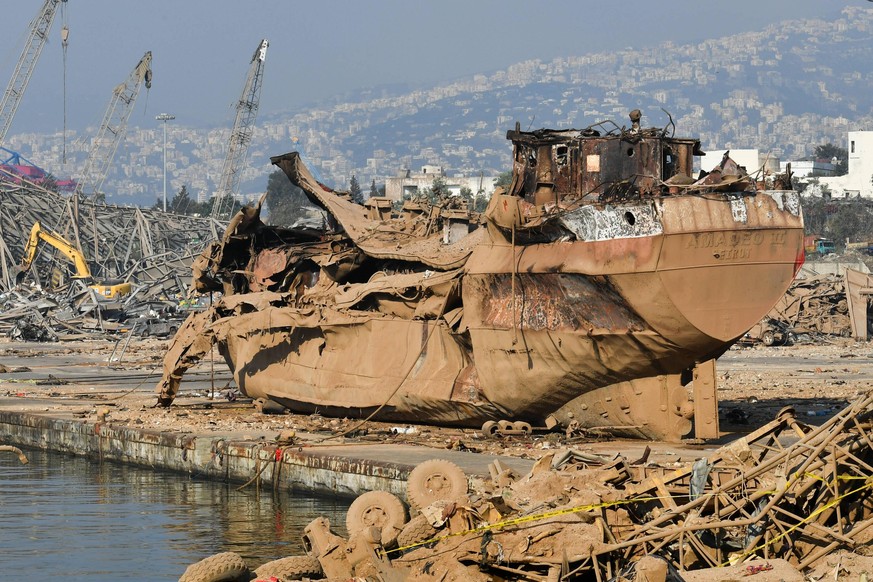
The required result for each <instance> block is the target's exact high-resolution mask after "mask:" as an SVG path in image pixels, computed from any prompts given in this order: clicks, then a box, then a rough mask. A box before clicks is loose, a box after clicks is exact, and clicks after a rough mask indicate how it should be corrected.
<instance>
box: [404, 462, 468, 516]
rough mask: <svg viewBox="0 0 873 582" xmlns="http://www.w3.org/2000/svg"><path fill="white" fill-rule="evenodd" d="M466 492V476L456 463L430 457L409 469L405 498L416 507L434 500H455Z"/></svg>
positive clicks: (418, 507)
mask: <svg viewBox="0 0 873 582" xmlns="http://www.w3.org/2000/svg"><path fill="white" fill-rule="evenodd" d="M466 493H467V476H466V475H465V474H464V471H462V470H461V468H460V467H458V466H457V465H456V464H454V463H452V462H451V461H444V460H443V459H431V460H430V461H425V462H424V463H421V464H420V465H418V466H417V467H416V468H415V469H413V470H412V471H410V473H409V479H408V480H407V482H406V498H407V499H408V500H409V504H410V505H412V506H413V507H415V508H416V509H421V508H422V507H427V506H428V505H430V504H431V503H433V502H435V501H443V500H445V501H455V500H457V499H459V498H461V497H463V496H464V495H466Z"/></svg>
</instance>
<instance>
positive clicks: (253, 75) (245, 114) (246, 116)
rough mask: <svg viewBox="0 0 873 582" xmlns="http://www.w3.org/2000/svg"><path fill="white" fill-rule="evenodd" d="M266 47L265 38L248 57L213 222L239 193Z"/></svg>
mask: <svg viewBox="0 0 873 582" xmlns="http://www.w3.org/2000/svg"><path fill="white" fill-rule="evenodd" d="M268 46H270V43H269V41H267V39H266V38H265V39H263V40H261V42H260V43H259V44H258V48H257V49H256V50H255V54H254V55H253V56H252V60H251V66H250V67H249V74H248V76H247V77H246V83H245V85H244V86H243V91H242V95H241V96H240V98H239V101H237V104H236V120H235V121H234V123H233V130H232V131H231V133H230V146H229V147H228V148H227V156H226V157H225V158H224V166H223V168H222V170H221V181H220V182H219V184H218V191H217V192H216V194H215V203H214V204H213V206H212V217H213V218H221V217H222V216H223V215H224V214H225V213H227V212H229V211H230V207H231V204H230V199H231V198H230V197H231V196H233V195H234V194H236V193H237V190H238V189H239V182H240V177H241V174H242V170H243V166H244V165H245V160H246V154H247V153H248V149H249V142H251V139H252V131H253V130H254V124H255V117H256V116H257V114H258V105H259V103H260V100H261V85H262V84H263V79H264V61H265V60H266V58H267V47H268Z"/></svg>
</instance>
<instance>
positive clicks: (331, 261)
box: [159, 112, 803, 439]
mask: <svg viewBox="0 0 873 582" xmlns="http://www.w3.org/2000/svg"><path fill="white" fill-rule="evenodd" d="M632 117H633V119H632V122H633V123H632V126H631V129H630V130H627V129H623V128H615V129H614V130H612V131H609V132H606V133H601V131H602V129H603V127H602V126H600V125H598V126H592V127H590V128H587V129H584V130H537V131H534V132H522V131H520V129H518V128H516V130H515V131H511V132H509V133H508V134H507V135H508V137H509V139H510V140H511V141H512V142H513V150H514V151H513V159H514V160H515V162H514V166H513V171H514V175H513V181H512V184H511V186H510V188H509V191H508V193H503V192H497V193H496V194H495V196H494V197H493V198H492V200H491V202H490V203H489V206H488V208H487V209H486V211H485V212H484V213H483V214H482V215H478V214H476V213H473V212H470V210H469V209H468V208H467V207H466V206H465V204H464V203H463V201H461V200H460V199H458V198H453V197H447V198H444V199H441V200H438V201H436V202H432V201H428V200H426V199H423V198H420V199H415V200H409V201H407V202H406V203H405V204H404V206H403V210H402V211H401V212H400V213H398V214H397V215H393V214H392V215H391V216H390V217H389V215H388V209H387V207H386V206H385V205H382V206H381V207H380V209H379V211H378V212H375V211H374V212H370V211H369V210H368V209H367V208H365V207H363V206H359V205H357V204H355V203H353V202H352V201H351V200H350V199H349V197H348V196H347V195H345V194H344V193H341V192H334V191H332V190H330V189H329V188H326V187H325V186H324V185H322V184H319V183H318V182H316V181H315V179H314V178H313V177H312V175H311V174H310V173H309V171H308V170H307V169H306V167H305V166H304V165H303V164H302V163H301V161H300V158H299V155H297V154H296V153H291V154H286V155H284V156H277V157H275V158H273V162H274V163H275V164H277V165H278V166H279V167H280V168H282V169H283V170H284V171H285V173H286V174H287V175H288V177H289V179H290V180H291V181H292V182H294V183H295V184H296V185H298V186H300V187H301V188H302V189H303V190H304V191H305V192H306V194H307V196H308V197H309V198H310V199H311V200H312V201H313V202H315V203H316V204H318V205H319V206H321V207H322V208H324V209H326V210H327V211H328V213H329V214H330V220H329V221H328V225H327V226H326V227H325V228H324V229H322V231H320V232H319V233H312V232H309V233H303V232H298V231H295V230H293V229H284V230H281V231H280V229H274V227H270V226H268V225H264V224H263V223H262V222H261V221H260V217H259V210H260V209H259V208H258V207H255V208H251V209H247V210H246V211H245V212H242V213H241V214H240V215H239V216H238V217H236V218H235V219H234V220H233V221H232V222H231V224H230V226H229V227H228V230H227V232H226V233H225V236H224V237H223V239H222V241H221V244H220V246H219V247H218V248H216V247H212V248H210V249H208V250H207V252H206V253H205V254H204V257H203V260H202V261H201V262H200V263H198V265H199V269H200V272H201V273H205V274H206V285H207V286H208V285H212V284H214V283H213V282H215V283H218V284H220V286H221V288H222V289H223V290H224V298H223V300H222V301H219V302H218V303H217V305H216V306H215V307H214V308H213V310H212V313H211V315H208V316H204V318H203V319H201V320H199V324H198V325H199V327H197V326H193V324H192V327H189V329H188V330H187V331H186V332H185V334H184V335H183V336H180V339H179V340H178V342H181V343H183V344H187V347H184V346H183V347H176V346H174V348H173V349H172V350H171V353H170V354H169V355H168V359H167V361H166V362H165V378H164V380H162V383H161V385H160V386H159V391H160V393H161V401H162V402H163V403H167V402H168V401H169V400H171V399H172V396H173V395H174V394H175V393H176V391H177V389H178V382H177V378H178V377H179V376H180V374H181V373H182V372H183V371H184V369H185V368H186V367H187V366H188V365H189V362H191V361H193V360H194V359H196V356H197V355H198V354H200V353H202V351H203V349H204V346H205V345H206V344H208V343H210V342H216V343H218V345H219V349H220V350H221V352H222V353H223V354H224V356H225V358H226V360H227V362H228V363H229V365H230V367H231V369H232V370H233V373H234V377H235V379H236V381H237V383H238V385H239V386H240V389H241V390H242V391H243V392H244V393H246V394H248V395H250V396H253V397H269V398H271V399H272V400H274V401H276V402H280V403H282V404H283V405H285V406H287V407H289V408H292V409H295V410H304V411H305V410H315V409H318V410H319V411H322V412H323V413H326V414H342V415H355V416H366V415H369V414H371V413H372V414H376V415H377V417H378V418H383V419H396V420H402V421H416V420H424V421H428V422H445V423H450V424H457V425H467V426H471V425H472V426H475V425H477V424H479V423H481V422H483V421H486V420H492V419H500V418H510V419H519V420H523V421H528V422H531V423H538V424H539V423H542V422H544V421H545V418H546V417H547V416H548V415H550V414H552V413H554V412H556V411H558V410H560V409H562V407H564V406H567V405H572V403H573V402H581V401H578V400H577V399H579V398H582V397H584V396H585V395H586V394H591V395H592V398H594V401H596V402H608V401H610V398H611V399H612V401H613V403H617V402H619V401H621V400H622V399H623V398H625V395H627V398H630V395H632V394H636V395H637V397H638V399H639V403H638V404H636V405H633V406H631V405H628V406H626V407H623V406H621V405H619V406H618V407H617V408H615V407H614V406H613V404H610V405H609V406H608V407H607V408H609V412H608V413H607V415H608V416H609V417H610V422H613V421H614V424H617V425H621V424H623V423H624V424H626V425H632V426H634V427H637V428H636V429H635V430H636V432H637V434H638V435H645V436H649V437H658V438H670V439H677V438H679V437H681V436H682V435H683V434H685V433H686V432H687V431H688V430H689V429H690V422H689V418H690V416H689V415H690V412H689V410H691V409H690V408H689V407H690V405H689V404H688V401H687V397H686V396H683V395H682V394H680V391H684V389H685V388H684V386H682V385H681V384H677V378H681V377H684V376H685V375H689V376H690V374H691V370H692V369H693V368H694V367H695V366H696V365H697V364H699V363H700V362H703V361H705V360H708V359H712V358H714V357H717V356H718V355H719V354H721V353H722V352H723V351H724V350H726V349H727V348H728V347H729V346H730V345H731V344H732V343H733V342H734V341H735V340H736V339H737V338H738V337H740V336H742V335H743V333H745V331H746V330H748V329H749V328H750V327H751V326H752V325H754V324H755V323H756V322H757V321H759V320H760V319H761V317H763V316H764V314H766V313H767V311H768V310H769V309H770V308H771V307H772V305H773V304H774V303H775V302H776V300H777V299H778V298H779V297H780V296H781V295H782V294H783V293H784V291H785V290H786V289H787V288H788V286H789V285H790V283H791V281H792V279H793V277H794V276H795V273H796V271H797V268H798V267H799V262H798V254H799V253H802V236H803V219H802V215H801V212H800V204H799V198H798V197H797V195H796V194H795V193H793V192H785V191H766V190H765V189H764V187H765V185H764V183H763V182H762V183H761V184H756V183H754V182H753V180H752V179H751V178H750V177H749V176H747V175H745V173H743V172H742V170H741V169H740V168H738V167H737V166H736V164H735V163H733V161H732V160H731V159H730V158H729V157H727V156H726V157H725V158H724V159H723V160H722V163H721V164H720V166H719V168H718V171H717V172H714V173H713V174H711V175H710V176H709V177H704V178H702V179H698V180H694V179H692V178H690V173H691V168H692V166H691V164H692V162H693V156H694V155H699V153H700V152H699V151H698V147H699V144H698V142H697V140H694V139H683V138H676V137H673V136H672V135H668V132H666V131H664V130H663V129H657V128H642V127H641V126H640V125H639V115H638V112H637V114H635V117H634V116H632ZM783 182H785V180H782V179H780V180H775V181H771V183H783ZM370 210H372V208H371V209H370ZM801 256H802V254H801ZM261 290H269V291H271V292H273V293H272V294H270V295H265V294H263V293H256V292H257V291H261ZM249 296H252V300H250V301H248V300H244V299H239V298H240V297H242V298H245V297H249ZM198 330H199V331H198ZM204 342H205V343H204ZM653 378H654V379H655V380H652V379H653ZM677 386H678V388H677ZM704 388H705V389H706V390H707V394H709V393H710V392H712V390H711V387H704ZM663 394H667V395H668V396H669V397H668V398H667V400H666V401H664V402H661V401H660V400H659V398H661V396H662V395H663ZM601 396H602V397H601ZM613 397H614V398H613ZM594 401H592V402H594ZM589 404H590V403H589ZM625 410H628V411H630V412H622V411H625ZM692 411H693V410H692ZM605 412H606V411H605ZM622 414H624V415H625V417H624V418H622ZM640 427H641V428H640Z"/></svg>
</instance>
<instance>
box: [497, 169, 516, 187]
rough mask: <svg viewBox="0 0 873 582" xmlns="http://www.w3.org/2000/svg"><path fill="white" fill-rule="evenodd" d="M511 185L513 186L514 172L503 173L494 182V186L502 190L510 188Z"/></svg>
mask: <svg viewBox="0 0 873 582" xmlns="http://www.w3.org/2000/svg"><path fill="white" fill-rule="evenodd" d="M510 184H512V172H501V173H500V174H499V175H498V176H497V181H496V182H494V186H495V187H500V188H509V185H510Z"/></svg>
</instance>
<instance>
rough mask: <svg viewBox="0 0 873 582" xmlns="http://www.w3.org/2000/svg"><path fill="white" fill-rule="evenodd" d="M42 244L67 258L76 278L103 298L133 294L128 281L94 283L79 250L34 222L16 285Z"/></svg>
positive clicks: (16, 277) (89, 269) (19, 266)
mask: <svg viewBox="0 0 873 582" xmlns="http://www.w3.org/2000/svg"><path fill="white" fill-rule="evenodd" d="M41 242H44V243H46V244H48V245H50V246H52V247H54V248H56V249H57V250H58V251H60V253H61V254H62V255H64V256H65V257H67V260H69V261H70V262H71V263H73V267H75V269H76V275H75V278H76V279H86V280H87V282H88V283H92V284H91V285H89V286H90V288H91V289H93V290H94V291H96V292H97V293H99V294H100V295H101V296H102V297H104V298H106V297H108V298H115V297H119V296H121V295H127V294H128V293H130V292H131V290H132V286H131V284H130V283H128V282H126V281H102V282H94V281H92V278H91V268H90V267H88V262H87V261H86V260H85V256H84V255H83V254H82V253H81V252H80V251H79V249H77V248H76V247H75V246H74V245H73V244H72V243H71V242H69V241H68V240H67V239H65V238H64V237H62V236H61V235H59V234H58V233H56V232H52V231H50V230H43V228H42V226H41V225H40V224H39V222H34V223H33V228H31V229H30V236H29V237H28V239H27V244H26V245H25V246H24V257H23V258H22V259H21V263H19V265H18V272H17V273H16V275H15V282H16V283H21V281H22V280H23V279H24V276H25V274H26V273H27V271H28V270H29V269H30V266H31V265H32V264H33V260H34V259H35V258H36V251H37V250H38V248H39V243H41Z"/></svg>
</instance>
